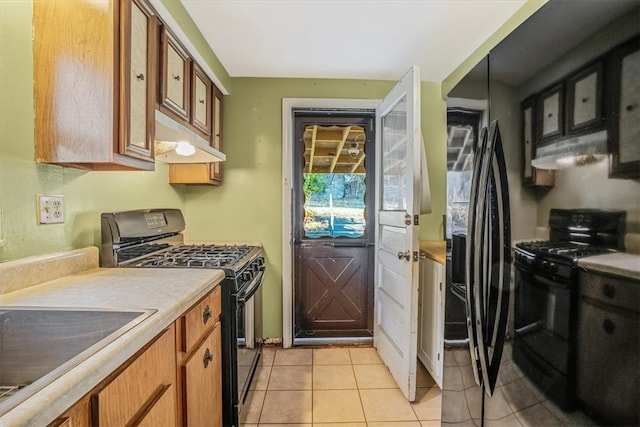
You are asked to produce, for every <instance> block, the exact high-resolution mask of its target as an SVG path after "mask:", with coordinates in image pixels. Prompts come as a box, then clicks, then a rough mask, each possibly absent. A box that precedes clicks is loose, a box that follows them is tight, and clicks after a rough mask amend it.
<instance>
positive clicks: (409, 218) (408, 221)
mask: <svg viewBox="0 0 640 427" xmlns="http://www.w3.org/2000/svg"><path fill="white" fill-rule="evenodd" d="M404 223H405V225H411V215H409V214H406V215H405V216H404Z"/></svg>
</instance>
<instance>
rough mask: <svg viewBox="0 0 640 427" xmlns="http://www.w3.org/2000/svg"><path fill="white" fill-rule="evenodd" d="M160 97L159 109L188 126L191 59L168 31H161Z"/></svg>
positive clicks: (165, 29) (164, 29)
mask: <svg viewBox="0 0 640 427" xmlns="http://www.w3.org/2000/svg"><path fill="white" fill-rule="evenodd" d="M161 45H162V97H161V102H160V107H161V108H160V109H161V110H162V111H163V112H166V113H168V114H169V115H170V116H172V117H173V118H174V119H177V120H180V121H183V122H184V123H186V124H189V113H190V108H191V107H190V105H189V98H190V91H189V88H190V86H189V84H190V82H189V80H190V69H191V59H190V58H189V54H188V53H187V51H186V50H185V49H184V48H183V47H182V46H181V45H180V42H178V40H177V39H176V38H175V36H174V35H173V34H171V33H170V32H169V30H168V29H167V28H166V27H164V28H163V30H162V41H161Z"/></svg>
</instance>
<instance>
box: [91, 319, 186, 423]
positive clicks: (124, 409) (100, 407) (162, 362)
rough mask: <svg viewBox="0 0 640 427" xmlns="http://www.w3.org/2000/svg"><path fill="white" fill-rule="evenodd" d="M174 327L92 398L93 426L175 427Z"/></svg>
mask: <svg viewBox="0 0 640 427" xmlns="http://www.w3.org/2000/svg"><path fill="white" fill-rule="evenodd" d="M175 366H176V359H175V326H174V325H171V326H170V327H169V328H168V329H167V330H166V331H165V332H164V333H162V335H160V337H159V338H157V339H156V340H155V341H154V342H153V344H151V345H150V346H149V347H148V348H147V349H146V350H144V351H143V352H142V353H141V354H140V355H139V356H137V357H136V358H135V360H134V361H133V362H131V363H130V364H129V365H128V366H127V367H126V368H124V370H122V371H121V372H120V373H119V374H117V376H116V377H115V378H114V379H113V380H112V381H111V382H109V383H108V384H107V385H106V386H105V387H104V388H102V389H101V390H99V391H98V392H97V393H95V394H93V395H92V396H91V424H92V425H93V426H100V427H102V426H125V425H127V426H129V425H136V426H137V425H149V426H153V425H155V426H157V425H169V426H170V425H174V424H175V423H176V420H177V416H176V408H177V396H176V387H175V382H176V375H175V372H176V371H175Z"/></svg>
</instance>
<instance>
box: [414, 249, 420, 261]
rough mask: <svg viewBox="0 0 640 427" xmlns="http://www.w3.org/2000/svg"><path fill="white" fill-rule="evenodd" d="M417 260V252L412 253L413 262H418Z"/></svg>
mask: <svg viewBox="0 0 640 427" xmlns="http://www.w3.org/2000/svg"><path fill="white" fill-rule="evenodd" d="M419 259H420V257H419V256H418V251H413V262H418V260H419Z"/></svg>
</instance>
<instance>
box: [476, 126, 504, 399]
mask: <svg viewBox="0 0 640 427" xmlns="http://www.w3.org/2000/svg"><path fill="white" fill-rule="evenodd" d="M485 160H486V161H487V163H485V164H484V165H483V169H482V171H481V173H480V183H479V184H480V187H479V191H480V194H482V195H483V196H484V197H483V199H481V200H479V206H478V211H480V212H481V216H480V219H479V220H478V219H476V222H477V224H478V226H477V228H480V229H481V230H482V231H481V232H482V233H483V235H482V238H483V245H481V249H482V250H483V251H484V253H483V254H482V255H481V258H482V261H481V263H482V264H481V267H480V269H481V270H482V274H480V275H478V274H476V276H477V277H478V279H479V280H481V281H482V283H481V286H477V288H478V289H477V290H476V292H477V293H478V295H477V298H476V300H475V303H476V307H475V308H476V312H475V315H476V324H477V325H476V333H477V334H478V335H477V338H476V341H477V343H478V348H479V353H480V365H481V376H482V379H481V381H482V382H483V383H484V385H485V390H486V392H487V394H488V395H489V396H491V395H492V394H493V391H494V390H495V386H496V383H497V380H498V373H499V369H500V361H501V359H502V351H503V348H504V341H505V338H506V332H507V316H508V311H509V299H510V293H511V286H510V274H509V273H510V265H511V238H510V235H511V229H510V215H509V189H508V184H507V175H506V165H505V161H504V153H503V150H502V141H501V137H500V129H499V126H498V123H497V121H493V122H492V123H491V127H490V130H489V136H488V140H487V146H486V154H485ZM476 233H478V231H476ZM480 288H481V290H480Z"/></svg>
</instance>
